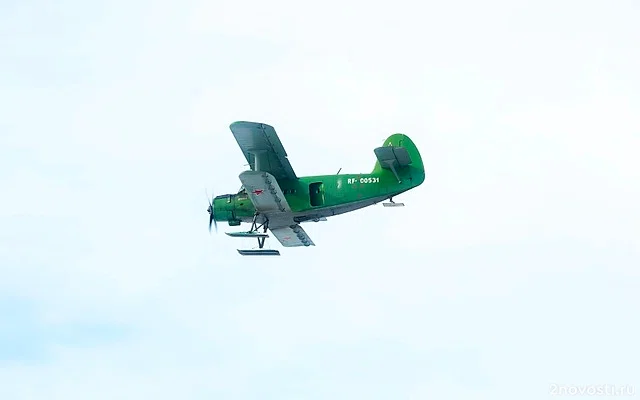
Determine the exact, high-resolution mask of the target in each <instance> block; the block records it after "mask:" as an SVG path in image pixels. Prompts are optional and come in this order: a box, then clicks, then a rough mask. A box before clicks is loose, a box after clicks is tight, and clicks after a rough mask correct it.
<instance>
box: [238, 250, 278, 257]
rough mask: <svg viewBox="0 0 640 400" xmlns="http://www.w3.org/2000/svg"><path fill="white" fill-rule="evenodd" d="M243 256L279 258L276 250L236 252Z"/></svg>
mask: <svg viewBox="0 0 640 400" xmlns="http://www.w3.org/2000/svg"><path fill="white" fill-rule="evenodd" d="M238 253H240V254H241V255H243V256H279V255H280V252H279V251H278V250H271V249H259V250H238Z"/></svg>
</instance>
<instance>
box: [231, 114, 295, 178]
mask: <svg viewBox="0 0 640 400" xmlns="http://www.w3.org/2000/svg"><path fill="white" fill-rule="evenodd" d="M229 128H230V129H231V132H232V133H233V136H234V137H235V138H236V141H237V142H238V145H239V146H240V149H241V150H242V153H243V154H244V156H245V158H246V159H247V162H248V163H249V165H250V166H251V169H252V170H254V171H256V170H258V171H266V172H269V173H270V174H271V175H273V176H275V177H276V179H297V178H298V177H297V176H296V173H295V172H294V171H293V168H291V164H290V163H289V159H287V152H286V151H284V147H282V143H280V139H279V138H278V135H277V134H276V131H275V129H273V127H272V126H269V125H267V124H261V123H256V122H246V121H238V122H234V123H233V124H231V125H230V126H229ZM256 161H257V164H258V168H257V169H256Z"/></svg>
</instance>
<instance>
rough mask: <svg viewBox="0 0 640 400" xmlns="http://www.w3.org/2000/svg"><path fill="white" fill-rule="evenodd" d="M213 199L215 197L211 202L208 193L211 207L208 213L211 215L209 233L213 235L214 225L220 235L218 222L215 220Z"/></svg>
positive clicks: (208, 201)
mask: <svg viewBox="0 0 640 400" xmlns="http://www.w3.org/2000/svg"><path fill="white" fill-rule="evenodd" d="M205 193H206V190H205ZM213 199H214V197H213V196H212V197H211V200H209V194H208V193H207V203H209V207H208V208H207V212H208V213H209V233H211V224H212V223H213V225H214V227H215V229H216V233H218V222H217V221H216V220H215V214H214V209H213Z"/></svg>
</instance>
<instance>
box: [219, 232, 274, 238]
mask: <svg viewBox="0 0 640 400" xmlns="http://www.w3.org/2000/svg"><path fill="white" fill-rule="evenodd" d="M225 233H226V234H227V235H229V236H231V237H244V238H268V237H269V235H267V234H266V233H260V232H225Z"/></svg>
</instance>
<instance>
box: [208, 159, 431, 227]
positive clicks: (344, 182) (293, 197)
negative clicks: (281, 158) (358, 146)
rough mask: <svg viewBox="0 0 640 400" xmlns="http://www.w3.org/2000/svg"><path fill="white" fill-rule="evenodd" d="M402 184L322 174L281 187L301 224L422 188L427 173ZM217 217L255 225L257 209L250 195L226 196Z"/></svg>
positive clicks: (219, 200)
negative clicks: (418, 187) (415, 188)
mask: <svg viewBox="0 0 640 400" xmlns="http://www.w3.org/2000/svg"><path fill="white" fill-rule="evenodd" d="M413 172H414V173H413V174H410V175H408V176H406V175H405V176H403V177H402V180H401V182H399V181H398V179H396V177H395V176H393V175H392V174H387V173H375V171H374V172H373V173H368V174H367V173H362V174H342V175H318V176H307V177H301V178H299V179H297V180H280V181H279V182H278V184H279V185H280V188H281V189H282V192H283V193H284V196H285V199H286V201H287V203H288V204H289V206H290V207H291V211H292V214H293V216H294V218H295V219H296V220H297V222H303V221H308V220H314V219H318V218H326V217H330V216H333V215H339V214H343V213H345V212H349V211H354V210H357V209H360V208H363V207H367V206H370V205H373V204H376V203H378V202H380V201H383V200H385V199H388V198H390V197H393V196H396V195H398V194H400V193H402V192H405V191H407V190H409V189H412V188H414V187H416V186H418V185H420V184H421V183H422V182H423V181H424V171H422V170H415V171H413ZM214 207H215V210H216V212H215V218H216V220H218V221H228V223H229V225H232V226H233V225H239V224H240V223H241V222H251V220H252V219H253V216H254V215H255V213H256V210H255V208H254V206H253V204H252V203H251V200H250V199H249V197H248V194H247V193H246V192H243V191H241V192H240V193H235V194H226V195H222V196H218V197H216V198H215V199H214Z"/></svg>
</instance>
